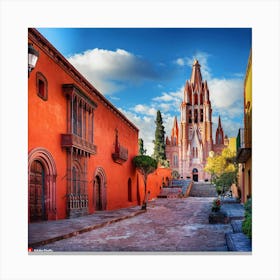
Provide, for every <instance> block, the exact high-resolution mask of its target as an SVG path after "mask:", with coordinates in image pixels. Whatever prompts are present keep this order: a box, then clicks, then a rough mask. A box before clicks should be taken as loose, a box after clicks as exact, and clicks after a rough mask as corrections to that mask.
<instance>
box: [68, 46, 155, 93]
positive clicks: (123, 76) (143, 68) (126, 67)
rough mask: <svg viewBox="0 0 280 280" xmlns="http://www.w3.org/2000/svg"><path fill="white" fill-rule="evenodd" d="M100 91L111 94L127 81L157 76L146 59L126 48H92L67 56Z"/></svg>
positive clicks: (122, 86) (137, 80) (131, 81)
mask: <svg viewBox="0 0 280 280" xmlns="http://www.w3.org/2000/svg"><path fill="white" fill-rule="evenodd" d="M68 60H69V62H70V63H71V64H73V65H74V66H75V67H76V68H77V69H78V71H79V72H81V73H82V74H83V75H84V76H85V77H86V78H87V79H88V80H89V81H90V82H91V83H92V84H93V85H94V86H95V87H96V88H97V89H98V90H99V91H101V93H103V94H111V93H113V92H116V91H118V90H120V89H122V88H124V87H125V86H126V84H127V83H135V82H141V81H142V80H143V79H153V78H156V77H157V74H156V72H155V71H154V69H153V67H152V66H151V65H150V63H149V62H148V61H145V60H144V59H142V58H141V57H139V56H136V55H134V54H132V53H130V52H127V51H126V50H122V49H117V50H116V51H110V50H104V49H98V48H95V49H92V50H87V51H85V52H83V53H79V54H75V55H73V56H71V57H69V58H68Z"/></svg>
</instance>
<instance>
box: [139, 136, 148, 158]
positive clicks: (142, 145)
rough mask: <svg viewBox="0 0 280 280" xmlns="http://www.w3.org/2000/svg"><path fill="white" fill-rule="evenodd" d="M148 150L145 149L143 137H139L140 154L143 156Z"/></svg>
mask: <svg viewBox="0 0 280 280" xmlns="http://www.w3.org/2000/svg"><path fill="white" fill-rule="evenodd" d="M146 152H147V150H146V149H144V141H143V139H142V138H139V139H138V154H139V155H141V156H143V155H145V154H146Z"/></svg>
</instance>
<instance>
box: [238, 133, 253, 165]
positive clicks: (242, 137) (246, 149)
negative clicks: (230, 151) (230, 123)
mask: <svg viewBox="0 0 280 280" xmlns="http://www.w3.org/2000/svg"><path fill="white" fill-rule="evenodd" d="M251 142H252V141H251V139H250V137H249V134H248V130H247V129H246V128H240V129H239V131H238V135H237V139H236V151H237V156H236V158H237V161H238V162H239V163H245V162H246V161H247V160H248V159H249V158H250V156H251V150H252V147H251V145H252V143H251Z"/></svg>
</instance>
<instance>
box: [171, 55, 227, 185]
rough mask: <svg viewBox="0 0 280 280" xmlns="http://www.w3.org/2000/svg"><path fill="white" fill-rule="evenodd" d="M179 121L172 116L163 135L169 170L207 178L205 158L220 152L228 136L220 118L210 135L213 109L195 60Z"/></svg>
mask: <svg viewBox="0 0 280 280" xmlns="http://www.w3.org/2000/svg"><path fill="white" fill-rule="evenodd" d="M180 111H181V120H180V124H179V125H178V121H177V117H175V118H174V124H173V127H172V132H171V138H169V137H166V157H167V160H168V161H169V163H170V167H171V168H172V170H174V171H177V172H178V173H179V175H180V177H181V178H188V179H192V180H194V181H207V180H210V174H208V173H207V172H205V171H204V167H205V164H206V160H207V157H208V156H209V155H211V153H213V152H214V153H220V152H221V151H222V150H223V148H224V147H226V146H227V145H228V137H227V136H224V131H223V127H222V123H221V118H220V117H219V121H218V127H217V130H216V135H215V143H214V142H213V136H212V108H211V101H210V94H209V88H208V85H207V81H203V80H202V75H201V71H200V64H199V62H198V60H195V61H194V63H193V66H192V73H191V78H190V80H189V81H188V80H187V81H186V84H185V88H184V96H183V101H182V103H181V107H180Z"/></svg>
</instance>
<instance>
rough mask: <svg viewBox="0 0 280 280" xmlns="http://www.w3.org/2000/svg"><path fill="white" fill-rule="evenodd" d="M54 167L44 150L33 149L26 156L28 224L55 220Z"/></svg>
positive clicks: (49, 156)
mask: <svg viewBox="0 0 280 280" xmlns="http://www.w3.org/2000/svg"><path fill="white" fill-rule="evenodd" d="M56 175H57V173H56V166H55V163H54V160H53V158H52V156H51V154H50V153H49V152H48V151H47V150H46V149H44V148H36V149H33V150H32V151H31V152H30V153H29V156H28V214H29V217H28V219H29V222H37V221H43V220H55V219H56V214H57V213H56Z"/></svg>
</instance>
